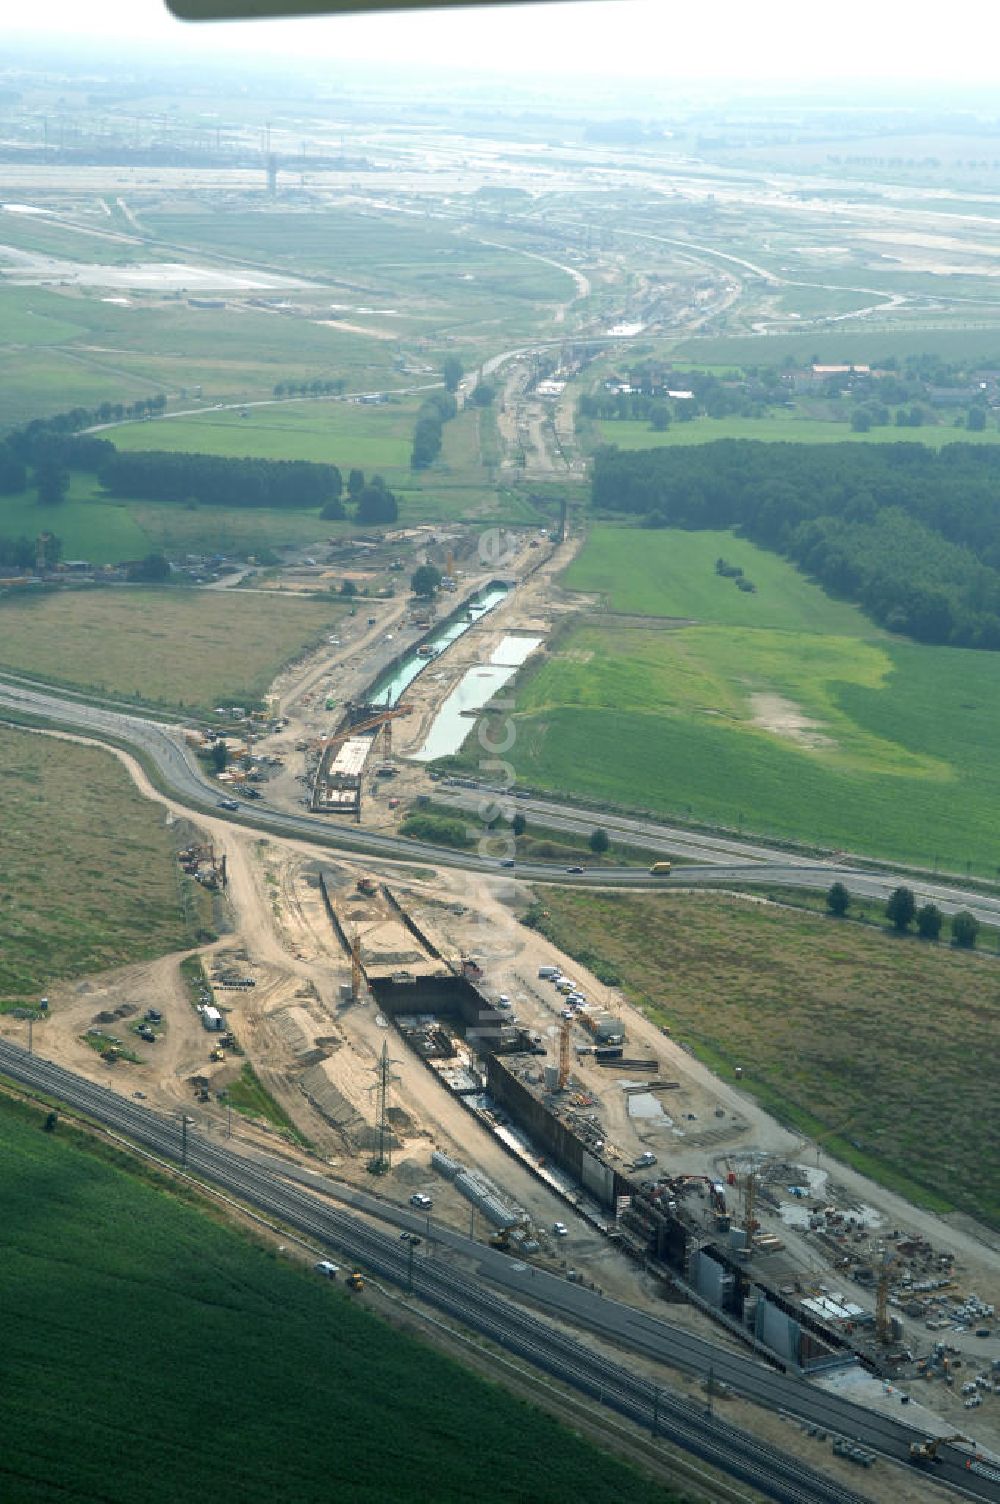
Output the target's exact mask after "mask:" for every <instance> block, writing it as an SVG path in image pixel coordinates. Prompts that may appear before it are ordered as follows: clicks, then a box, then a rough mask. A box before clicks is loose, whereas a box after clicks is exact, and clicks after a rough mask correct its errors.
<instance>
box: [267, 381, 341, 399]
mask: <svg viewBox="0 0 1000 1504" xmlns="http://www.w3.org/2000/svg"><path fill="white" fill-rule="evenodd" d="M346 388H347V382H346V381H345V380H344V378H343V376H338V377H336V379H334V380H329V381H321V380H319V378H317V379H316V380H315V381H279V382H277V384H276V385H275V386H274V387H273V388H272V392H273V395H274V396H275V397H339V396H341V395H342V394H343V392H344V391H345V390H346Z"/></svg>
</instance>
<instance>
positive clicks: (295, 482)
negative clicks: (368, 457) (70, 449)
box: [98, 449, 344, 516]
mask: <svg viewBox="0 0 1000 1504" xmlns="http://www.w3.org/2000/svg"><path fill="white" fill-rule="evenodd" d="M98 478H99V480H100V482H101V484H102V486H104V488H105V490H107V491H109V492H110V493H111V495H112V496H133V497H139V498H142V499H143V500H145V501H180V502H185V501H196V502H199V503H201V504H203V505H206V506H220V507H276V508H281V507H323V506H325V505H326V504H328V503H329V502H339V501H340V496H341V494H342V491H343V479H342V477H341V473H340V471H339V470H338V468H337V466H336V465H316V464H313V463H311V462H310V461H308V460H259V459H224V458H223V457H222V456H221V455H214V454H171V453H169V452H167V451H164V450H156V449H150V450H137V451H136V452H135V453H132V454H121V453H119V452H118V451H117V450H114V451H113V452H112V454H111V456H110V457H109V458H108V459H106V460H105V461H104V463H103V464H102V465H101V467H100V469H99V471H98ZM339 515H340V516H343V515H344V513H343V508H341V510H340V513H339Z"/></svg>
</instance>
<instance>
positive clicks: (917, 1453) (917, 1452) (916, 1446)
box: [910, 1433, 971, 1466]
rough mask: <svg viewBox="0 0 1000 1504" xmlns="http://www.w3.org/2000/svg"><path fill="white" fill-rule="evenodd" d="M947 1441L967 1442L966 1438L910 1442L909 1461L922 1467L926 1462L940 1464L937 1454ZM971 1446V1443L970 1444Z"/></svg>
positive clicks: (938, 1437) (942, 1438)
mask: <svg viewBox="0 0 1000 1504" xmlns="http://www.w3.org/2000/svg"><path fill="white" fill-rule="evenodd" d="M949 1441H969V1438H968V1436H960V1435H958V1434H957V1433H956V1434H955V1435H954V1436H929V1437H928V1438H927V1440H926V1441H912V1442H911V1443H910V1461H911V1462H916V1463H917V1464H918V1465H920V1466H923V1465H924V1464H925V1463H928V1462H940V1461H941V1458H940V1457H939V1456H938V1452H939V1451H940V1449H941V1448H942V1447H943V1446H946V1445H947V1443H948V1442H949ZM970 1445H971V1442H970Z"/></svg>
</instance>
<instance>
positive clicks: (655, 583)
mask: <svg viewBox="0 0 1000 1504" xmlns="http://www.w3.org/2000/svg"><path fill="white" fill-rule="evenodd" d="M720 555H721V556H723V557H725V558H726V559H727V560H728V562H729V563H730V564H737V565H740V566H741V567H742V568H743V570H744V573H745V574H747V575H748V576H749V577H750V579H752V580H753V582H754V583H755V585H756V586H757V593H756V595H750V594H749V593H747V592H745V591H742V590H737V589H736V587H735V585H734V584H733V582H732V580H727V579H724V578H722V577H721V576H719V575H717V574H716V573H715V561H716V559H717V558H719V557H720ZM562 583H563V584H564V585H565V586H566V588H567V589H568V590H581V591H587V592H588V593H591V592H593V593H597V594H598V595H600V596H601V597H602V599H603V600H605V601H606V602H607V604H608V606H609V607H610V609H611V610H612V611H621V612H634V613H636V614H638V615H640V616H674V617H693V618H695V619H696V620H698V621H701V622H713V623H717V624H719V625H724V626H735V627H773V628H777V629H781V630H788V631H799V630H801V629H805V630H809V631H812V632H830V633H834V634H836V635H837V636H849V637H871V638H878V639H879V640H880V641H882V640H888V639H887V638H886V636H885V633H883V632H881V631H880V630H879V629H878V628H877V627H875V626H873V625H872V623H871V622H870V621H868V619H867V617H865V616H863V615H862V613H861V612H860V611H859V610H858V608H857V607H856V606H850V605H847V604H846V603H845V602H843V601H835V600H832V599H831V598H830V597H829V596H828V595H826V594H825V593H824V592H823V591H822V590H817V588H816V586H815V585H813V584H812V583H811V582H810V581H809V580H807V579H806V577H805V576H804V575H802V574H800V573H799V571H798V570H797V569H793V568H792V567H791V566H790V565H789V564H787V563H786V561H785V560H784V559H782V558H780V557H779V555H777V554H772V553H768V552H767V551H766V550H765V549H762V548H757V547H756V546H755V545H754V544H753V543H746V542H744V541H743V539H741V538H734V537H733V535H732V533H724V532H709V531H705V532H697V533H686V532H678V531H673V530H670V531H668V532H664V533H661V532H660V531H659V530H653V531H650V530H648V529H645V528H641V529H640V528H634V527H609V526H603V525H598V526H595V527H594V528H592V529H591V531H590V533H589V535H588V538H587V543H586V546H585V547H584V548H583V550H582V551H581V552H580V553H579V554H578V555H577V557H576V558H575V559H574V560H573V563H572V564H571V565H570V566H569V568H568V569H567V571H566V573H565V574H564V575H563V576H562Z"/></svg>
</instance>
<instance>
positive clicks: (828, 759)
mask: <svg viewBox="0 0 1000 1504" xmlns="http://www.w3.org/2000/svg"><path fill="white" fill-rule="evenodd" d="M609 532H610V533H611V535H612V537H613V539H614V541H613V543H610V544H609V545H608V547H609V552H610V559H611V561H612V562H613V564H614V566H615V567H616V568H620V569H621V575H622V579H623V581H626V583H624V584H623V585H622V586H620V587H619V586H617V585H615V584H614V583H613V582H612V581H610V579H609V574H608V562H607V559H606V558H605V557H604V556H602V547H603V541H604V538H605V534H606V533H609ZM643 553H644V554H646V555H647V558H645V559H643V560H642V561H641V562H639V560H640V555H641V554H643ZM720 553H721V554H724V555H725V556H726V557H727V558H730V559H732V560H734V561H735V562H738V563H740V564H742V565H743V567H744V568H745V569H746V571H747V574H748V575H749V576H750V578H752V579H753V578H756V577H757V576H758V574H759V577H760V583H761V584H762V585H763V582H764V581H765V580H768V581H769V583H768V584H767V585H766V586H764V588H761V589H759V590H758V593H757V595H755V596H743V595H742V593H741V592H739V591H737V590H735V589H734V588H732V587H731V585H730V582H728V581H723V580H721V579H718V578H717V577H716V576H715V574H714V572H712V567H711V562H710V561H711V560H714V558H715V557H716V556H717V555H718V554H720ZM632 565H634V569H632V568H631V566H632ZM758 566H760V567H759V568H758ZM658 568H662V574H661V575H660V578H661V579H662V585H661V586H658V584H657V570H658ZM633 576H634V584H633V583H632V578H633ZM574 579H575V580H577V581H582V582H584V583H587V584H589V585H590V587H591V588H600V585H601V584H604V585H605V586H607V587H609V588H610V589H611V593H612V600H613V601H614V603H615V604H618V605H622V604H623V603H625V608H626V609H628V607H629V606H631V608H632V609H636V608H638V607H641V608H642V609H644V610H645V611H646V612H651V611H652V609H653V608H654V607H655V606H656V605H657V604H658V603H659V609H660V610H661V611H669V612H670V613H671V614H674V613H676V615H678V616H682V617H683V616H697V617H698V618H699V619H700V624H699V625H696V626H690V627H680V628H675V627H671V626H669V625H668V624H666V623H663V624H661V625H660V626H659V627H656V626H654V625H653V624H652V623H648V624H642V623H639V622H637V623H636V624H634V625H632V624H630V623H627V622H622V621H621V620H618V621H611V620H609V621H608V622H607V623H604V624H602V623H601V622H600V619H599V617H598V618H594V617H591V618H590V619H589V620H588V621H587V622H586V623H581V624H577V625H576V626H572V625H571V626H570V627H568V628H567V629H564V631H563V632H562V633H560V634H558V635H557V636H556V637H555V638H554V639H553V640H552V641H551V642H550V646H549V652H548V653H547V654H546V655H544V657H539V658H538V659H537V660H536V661H535V662H533V663H531V664H529V665H528V666H527V667H526V668H525V669H524V670H523V671H522V672H521V674H520V675H519V678H518V680H517V685H516V705H517V709H516V725H517V730H518V740H517V744H516V748H515V750H514V755H513V758H512V760H513V762H514V765H515V767H516V770H517V776H518V779H519V781H520V782H522V783H523V784H528V785H534V786H537V787H539V788H546V789H553V790H559V791H563V792H565V791H573V792H576V793H578V794H580V795H583V796H585V797H586V798H588V799H592V800H596V801H598V802H606V803H609V804H613V805H618V806H631V807H633V808H641V809H649V810H653V811H656V812H657V813H658V814H660V815H673V816H677V817H679V818H683V819H694V820H696V821H699V822H704V823H707V824H719V825H724V826H727V827H730V828H734V829H736V828H743V829H745V830H747V831H753V832H755V833H757V834H759V835H762V836H771V837H777V838H781V839H790V840H798V841H803V842H807V843H809V844H817V845H819V846H822V847H827V848H846V849H848V850H852V851H859V852H868V853H870V854H872V855H879V856H884V857H887V858H892V859H897V860H903V861H908V862H913V863H915V864H918V865H925V866H927V867H933V866H936V865H941V866H943V867H945V868H948V869H950V870H953V871H959V872H961V871H964V870H965V869H966V867H967V865H968V868H969V870H970V871H974V872H976V873H979V874H981V875H984V876H988V877H991V878H994V877H996V875H997V867H998V860H1000V858H998V852H997V847H996V842H995V840H994V839H993V834H992V832H993V815H992V811H993V810H994V809H995V808H996V806H997V801H998V799H1000V655H997V654H994V653H977V652H974V651H971V650H968V649H956V648H932V647H924V646H920V645H917V644H914V643H908V642H903V641H900V640H898V639H894V638H891V637H889V636H888V635H886V634H882V633H879V632H877V631H876V630H875V629H874V628H871V627H870V626H869V625H868V624H867V623H866V621H865V619H864V617H862V616H861V615H860V613H858V612H857V611H855V610H854V608H853V607H850V606H847V605H844V604H842V603H840V602H836V601H832V600H830V598H829V597H827V596H826V595H825V594H824V593H823V592H822V591H821V590H820V589H819V587H818V586H814V585H811V584H810V583H809V582H808V581H806V580H805V579H804V578H803V577H801V576H799V575H797V574H796V572H795V571H794V570H793V568H792V566H791V565H789V564H786V563H785V562H784V561H782V560H780V559H778V558H776V557H774V556H770V555H769V556H766V558H765V557H762V556H761V551H760V550H757V549H755V548H753V546H752V545H749V544H747V543H746V542H744V541H743V540H737V539H733V538H729V539H727V538H726V537H725V535H720V534H707V535H706V534H698V533H683V532H674V531H664V532H652V533H651V532H648V531H644V530H635V531H631V530H624V529H622V530H615V529H611V530H607V529H603V528H598V529H596V530H595V532H594V534H593V535H592V538H591V540H590V541H589V542H588V545H587V547H586V548H585V549H584V551H583V552H582V554H581V555H580V558H579V560H578V561H577V563H576V564H575V565H574V573H571V574H570V576H569V577H568V583H572V582H573V581H574ZM716 584H718V586H719V593H718V601H719V605H718V607H717V608H716V609H715V610H714V611H713V602H712V599H711V596H712V592H713V591H714V587H715V586H716ZM769 602H770V604H769ZM754 612H759V617H758V624H757V625H749V624H748V623H752V622H753V620H754V616H753V613H754Z"/></svg>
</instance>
